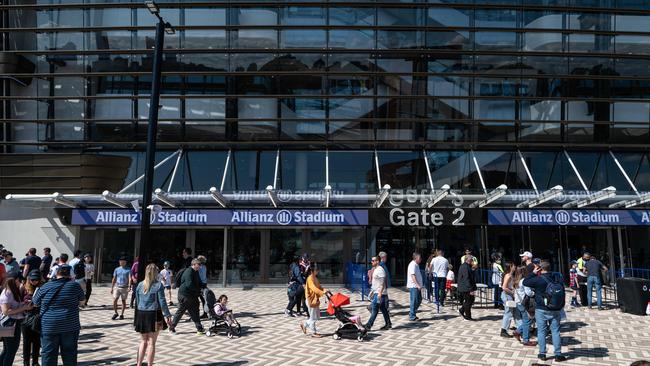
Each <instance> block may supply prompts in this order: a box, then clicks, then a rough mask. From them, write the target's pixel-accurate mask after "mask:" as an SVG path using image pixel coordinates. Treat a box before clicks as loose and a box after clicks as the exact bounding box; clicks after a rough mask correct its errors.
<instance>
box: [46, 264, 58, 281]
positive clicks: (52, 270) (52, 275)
mask: <svg viewBox="0 0 650 366" xmlns="http://www.w3.org/2000/svg"><path fill="white" fill-rule="evenodd" d="M58 269H59V265H58V264H55V265H53V266H52V268H50V273H49V274H48V275H47V278H50V279H55V278H56V271H57V270H58Z"/></svg>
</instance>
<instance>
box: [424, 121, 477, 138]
mask: <svg viewBox="0 0 650 366" xmlns="http://www.w3.org/2000/svg"><path fill="white" fill-rule="evenodd" d="M471 131H472V126H471V125H470V124H467V123H436V124H433V123H427V124H426V139H427V140H430V141H441V142H442V141H444V142H465V141H471Z"/></svg>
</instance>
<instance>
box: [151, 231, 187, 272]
mask: <svg viewBox="0 0 650 366" xmlns="http://www.w3.org/2000/svg"><path fill="white" fill-rule="evenodd" d="M186 237H187V232H186V230H185V229H180V230H179V229H154V230H151V244H152V245H151V252H150V253H149V260H151V261H152V262H154V263H156V265H158V267H159V268H162V265H163V263H164V262H165V261H169V262H170V263H171V265H172V270H173V271H174V272H177V271H178V270H179V269H180V268H181V267H182V263H183V257H182V253H183V249H184V248H185V247H186V245H187V244H186Z"/></svg>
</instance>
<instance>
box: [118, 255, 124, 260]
mask: <svg viewBox="0 0 650 366" xmlns="http://www.w3.org/2000/svg"><path fill="white" fill-rule="evenodd" d="M118 260H120V261H125V260H126V257H125V256H121V257H120V259H118Z"/></svg>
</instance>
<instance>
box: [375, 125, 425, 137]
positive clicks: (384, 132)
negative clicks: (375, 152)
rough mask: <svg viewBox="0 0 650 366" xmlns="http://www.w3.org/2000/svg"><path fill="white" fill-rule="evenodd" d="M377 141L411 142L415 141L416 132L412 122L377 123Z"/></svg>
mask: <svg viewBox="0 0 650 366" xmlns="http://www.w3.org/2000/svg"><path fill="white" fill-rule="evenodd" d="M376 126H377V140H382V141H399V140H402V141H413V140H417V139H418V138H417V136H416V134H417V131H416V130H415V127H414V126H415V124H414V123H413V122H377V124H376Z"/></svg>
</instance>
